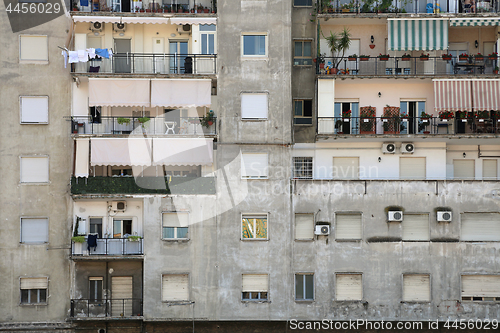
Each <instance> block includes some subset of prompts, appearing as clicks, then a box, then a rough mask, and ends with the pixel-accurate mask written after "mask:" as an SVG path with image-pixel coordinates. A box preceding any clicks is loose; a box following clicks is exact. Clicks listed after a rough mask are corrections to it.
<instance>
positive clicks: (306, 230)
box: [295, 214, 314, 239]
mask: <svg viewBox="0 0 500 333" xmlns="http://www.w3.org/2000/svg"><path fill="white" fill-rule="evenodd" d="M313 237H314V214H295V239H313Z"/></svg>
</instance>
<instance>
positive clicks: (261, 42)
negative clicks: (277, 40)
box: [241, 34, 267, 57]
mask: <svg viewBox="0 0 500 333" xmlns="http://www.w3.org/2000/svg"><path fill="white" fill-rule="evenodd" d="M241 38H242V41H243V42H242V44H243V47H242V55H243V56H244V57H266V56H267V35H265V34H254V35H252V34H248V35H242V36H241Z"/></svg>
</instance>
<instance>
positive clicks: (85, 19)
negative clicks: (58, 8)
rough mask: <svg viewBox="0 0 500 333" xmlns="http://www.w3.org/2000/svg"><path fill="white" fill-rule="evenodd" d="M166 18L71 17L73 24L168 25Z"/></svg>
mask: <svg viewBox="0 0 500 333" xmlns="http://www.w3.org/2000/svg"><path fill="white" fill-rule="evenodd" d="M169 20H170V19H169V18H168V17H139V16H136V17H120V16H91V15H88V16H80V15H75V16H73V21H74V22H101V23H136V24H168V23H169Z"/></svg>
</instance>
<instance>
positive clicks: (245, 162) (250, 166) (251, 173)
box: [241, 153, 268, 178]
mask: <svg viewBox="0 0 500 333" xmlns="http://www.w3.org/2000/svg"><path fill="white" fill-rule="evenodd" d="M267 163H268V162H267V154H249V153H245V154H241V178H267Z"/></svg>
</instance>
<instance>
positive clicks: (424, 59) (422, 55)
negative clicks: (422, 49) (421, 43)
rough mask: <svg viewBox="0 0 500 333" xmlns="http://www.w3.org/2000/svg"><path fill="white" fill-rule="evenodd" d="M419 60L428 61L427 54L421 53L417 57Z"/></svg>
mask: <svg viewBox="0 0 500 333" xmlns="http://www.w3.org/2000/svg"><path fill="white" fill-rule="evenodd" d="M419 58H420V60H421V61H427V60H429V53H427V54H425V53H422V54H421V55H420V56H419Z"/></svg>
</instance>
